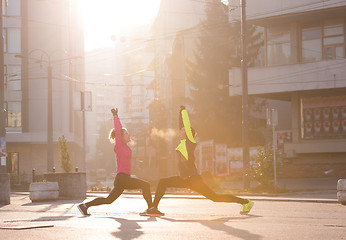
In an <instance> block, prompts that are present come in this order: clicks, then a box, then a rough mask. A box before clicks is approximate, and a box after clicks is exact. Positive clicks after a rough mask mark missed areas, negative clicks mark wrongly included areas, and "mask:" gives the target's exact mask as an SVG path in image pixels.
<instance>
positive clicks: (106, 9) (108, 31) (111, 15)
mask: <svg viewBox="0 0 346 240" xmlns="http://www.w3.org/2000/svg"><path fill="white" fill-rule="evenodd" d="M80 2H81V3H82V4H81V7H82V12H83V14H84V29H85V30H84V32H85V50H86V51H88V50H92V49H95V48H102V47H110V46H113V44H114V43H113V42H112V40H111V36H112V35H116V36H117V38H118V39H119V38H120V37H121V35H122V34H123V32H124V31H126V29H127V28H128V27H129V25H132V24H141V23H148V22H150V20H152V19H153V18H154V17H155V15H156V14H157V12H158V9H159V6H160V0H97V1H95V0H80Z"/></svg>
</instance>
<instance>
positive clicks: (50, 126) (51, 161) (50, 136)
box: [47, 59, 54, 172]
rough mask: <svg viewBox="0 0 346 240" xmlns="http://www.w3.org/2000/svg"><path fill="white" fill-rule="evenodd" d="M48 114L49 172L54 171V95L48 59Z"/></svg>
mask: <svg viewBox="0 0 346 240" xmlns="http://www.w3.org/2000/svg"><path fill="white" fill-rule="evenodd" d="M47 111H48V116H47V121H48V122H47V172H51V171H53V167H54V153H53V96H52V66H51V61H50V59H49V61H48V108H47Z"/></svg>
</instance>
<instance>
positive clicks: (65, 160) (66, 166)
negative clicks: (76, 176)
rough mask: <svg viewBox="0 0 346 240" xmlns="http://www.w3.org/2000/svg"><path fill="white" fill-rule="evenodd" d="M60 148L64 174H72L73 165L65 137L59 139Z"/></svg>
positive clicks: (61, 165) (60, 160)
mask: <svg viewBox="0 0 346 240" xmlns="http://www.w3.org/2000/svg"><path fill="white" fill-rule="evenodd" d="M58 148H59V153H60V159H59V162H60V167H61V168H62V169H63V170H64V172H67V173H68V172H71V170H72V163H71V158H70V153H69V152H68V149H67V142H66V138H65V136H64V135H62V136H61V137H59V138H58Z"/></svg>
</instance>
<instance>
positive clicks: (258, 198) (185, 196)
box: [87, 193, 338, 204]
mask: <svg viewBox="0 0 346 240" xmlns="http://www.w3.org/2000/svg"><path fill="white" fill-rule="evenodd" d="M101 194H102V195H103V194H104V195H106V194H107V193H87V197H100V195H101ZM124 195H127V196H133V197H142V195H141V194H140V193H124ZM232 195H235V196H239V197H243V198H251V199H252V200H254V201H273V202H310V203H311V202H312V203H330V204H331V203H333V204H338V200H337V199H336V198H335V199H325V198H303V197H302V198H299V197H297V198H294V197H291V198H289V197H288V198H286V197H279V196H277V197H276V196H263V195H247V194H232ZM163 198H172V199H179V198H182V199H206V198H205V197H204V196H202V195H199V194H175V193H174V194H173V193H166V194H165V195H164V196H163Z"/></svg>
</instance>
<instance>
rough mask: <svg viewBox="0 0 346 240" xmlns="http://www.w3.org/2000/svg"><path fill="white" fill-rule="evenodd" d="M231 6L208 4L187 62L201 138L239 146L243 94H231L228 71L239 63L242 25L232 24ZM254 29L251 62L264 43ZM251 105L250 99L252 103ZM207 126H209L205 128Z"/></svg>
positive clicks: (214, 0) (250, 42)
mask: <svg viewBox="0 0 346 240" xmlns="http://www.w3.org/2000/svg"><path fill="white" fill-rule="evenodd" d="M227 11H228V8H227V6H225V5H224V4H223V3H221V2H220V1H218V0H211V1H209V2H208V3H206V19H205V20H204V21H203V22H202V23H201V24H200V27H199V32H200V36H199V37H198V39H197V41H196V48H195V51H194V59H193V60H188V61H187V66H186V69H187V70H186V74H187V80H188V82H189V83H190V84H191V86H192V89H191V99H190V100H191V105H192V107H193V110H194V111H193V114H192V115H191V118H192V121H193V123H194V125H195V128H196V130H197V131H198V130H200V129H203V131H199V133H198V134H199V136H200V138H201V139H214V140H215V142H222V143H227V144H228V145H230V146H239V145H240V143H241V120H242V119H241V118H242V114H241V97H240V96H237V97H229V95H228V91H227V90H226V89H228V88H227V87H226V88H225V86H227V85H228V84H229V83H228V71H229V69H230V68H231V67H239V66H240V56H239V54H240V24H239V23H229V20H228V14H227ZM260 39H261V35H260V34H255V28H254V27H253V26H250V27H249V28H248V46H247V52H248V58H249V60H248V62H249V65H250V66H251V65H253V64H254V60H255V57H256V56H257V54H258V52H259V49H260V46H261V44H262V42H261V41H260ZM250 104H251V102H250ZM206 126H207V127H206Z"/></svg>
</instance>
